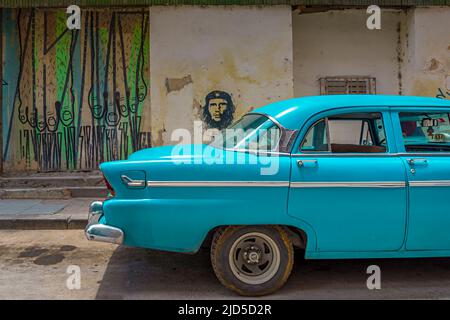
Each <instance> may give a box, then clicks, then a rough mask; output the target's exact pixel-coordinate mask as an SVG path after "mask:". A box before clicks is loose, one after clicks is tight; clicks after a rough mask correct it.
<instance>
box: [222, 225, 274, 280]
mask: <svg viewBox="0 0 450 320" xmlns="http://www.w3.org/2000/svg"><path fill="white" fill-rule="evenodd" d="M229 263H230V267H231V271H232V272H233V274H234V275H235V276H236V277H237V278H238V279H239V280H241V281H242V282H245V283H248V284H261V283H264V282H267V281H269V280H270V279H271V278H272V277H273V276H274V275H275V273H276V272H277V271H278V268H279V266H280V251H279V249H278V247H277V245H276V243H275V242H274V241H273V240H272V238H270V237H269V236H267V235H265V234H263V233H259V232H252V233H247V234H245V235H243V236H241V237H239V238H238V239H237V240H236V241H235V242H234V243H233V245H232V247H231V250H230V253H229Z"/></svg>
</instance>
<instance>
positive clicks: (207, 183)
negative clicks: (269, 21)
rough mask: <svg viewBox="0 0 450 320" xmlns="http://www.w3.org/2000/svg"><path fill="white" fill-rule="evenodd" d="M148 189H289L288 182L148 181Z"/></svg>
mask: <svg viewBox="0 0 450 320" xmlns="http://www.w3.org/2000/svg"><path fill="white" fill-rule="evenodd" d="M147 186H148V187H289V181H148V182H147Z"/></svg>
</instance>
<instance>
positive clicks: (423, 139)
mask: <svg viewBox="0 0 450 320" xmlns="http://www.w3.org/2000/svg"><path fill="white" fill-rule="evenodd" d="M399 118H400V127H401V130H402V136H403V143H404V146H405V150H406V151H407V152H449V151H450V114H449V113H427V112H413V113H410V112H401V113H400V114H399Z"/></svg>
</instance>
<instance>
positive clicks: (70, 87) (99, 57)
mask: <svg viewBox="0 0 450 320" xmlns="http://www.w3.org/2000/svg"><path fill="white" fill-rule="evenodd" d="M66 19H67V15H66V13H65V10H62V9H61V10H56V9H53V10H50V9H46V10H37V9H29V10H4V11H3V30H4V34H3V41H4V42H3V43H4V53H3V61H4V68H3V79H4V82H3V115H2V116H3V123H4V128H3V142H4V143H3V145H4V148H3V156H4V159H5V163H6V165H7V166H9V167H11V168H13V169H36V170H40V171H60V170H91V169H95V168H97V166H98V164H99V163H101V162H103V161H109V160H114V159H123V158H126V157H127V156H128V155H129V154H130V153H131V152H134V151H136V150H138V149H141V148H145V147H149V146H150V144H151V132H150V102H149V98H150V97H149V92H150V90H149V85H150V84H149V78H150V76H149V72H150V70H149V45H150V43H149V16H148V11H147V10H144V9H143V10H136V9H135V10H121V11H114V10H100V11H94V10H92V11H90V10H86V11H83V12H82V16H81V30H69V29H67V27H66Z"/></svg>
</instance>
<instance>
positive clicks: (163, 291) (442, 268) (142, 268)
mask: <svg viewBox="0 0 450 320" xmlns="http://www.w3.org/2000/svg"><path fill="white" fill-rule="evenodd" d="M302 254H303V252H302V251H297V252H296V258H295V264H294V269H293V271H292V274H291V277H290V278H289V280H288V282H287V284H286V285H285V286H284V287H283V288H282V289H281V290H280V291H278V292H277V293H275V294H273V295H271V296H269V297H268V298H272V299H399V298H400V299H417V298H421V299H423V298H449V297H450V259H447V258H445V259H444V258H442V259H373V260H372V259H368V260H304V259H303V258H302ZM373 264H375V265H378V266H379V267H380V268H381V280H382V289H381V290H368V289H367V286H366V282H367V278H368V276H369V275H368V274H367V273H366V270H367V267H368V266H369V265H373ZM96 298H97V299H236V298H240V297H239V296H237V295H235V294H234V293H233V292H230V291H228V290H227V289H225V288H224V287H222V285H221V284H220V283H219V281H218V280H217V279H216V277H215V275H214V273H213V270H212V268H211V265H210V260H209V251H208V250H207V249H202V250H200V251H199V252H198V253H197V254H195V255H186V254H179V253H168V252H160V251H153V250H147V249H141V248H130V247H124V246H122V247H118V248H117V249H116V251H115V252H114V253H113V255H112V256H111V259H110V261H109V263H108V266H107V268H106V271H105V274H104V276H103V279H102V280H101V282H100V287H99V290H98V292H97V296H96Z"/></svg>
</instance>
